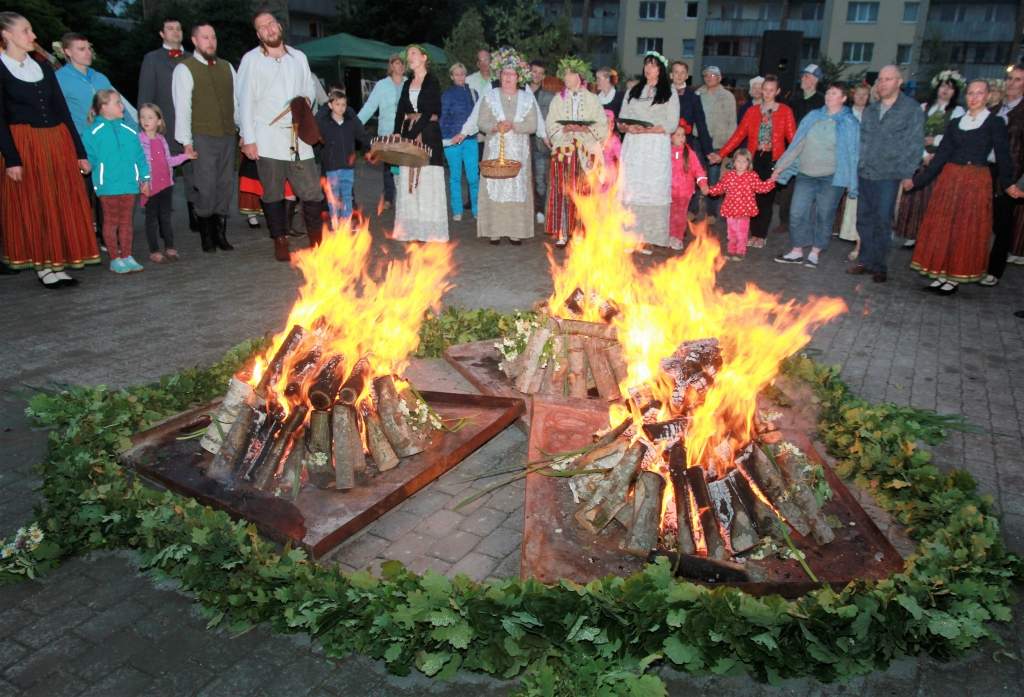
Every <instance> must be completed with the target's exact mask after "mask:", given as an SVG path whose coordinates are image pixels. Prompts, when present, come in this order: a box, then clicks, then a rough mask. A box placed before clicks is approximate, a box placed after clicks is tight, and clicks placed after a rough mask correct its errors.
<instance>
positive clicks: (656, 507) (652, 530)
mask: <svg viewBox="0 0 1024 697" xmlns="http://www.w3.org/2000/svg"><path fill="white" fill-rule="evenodd" d="M664 492H665V480H664V479H663V478H662V476H661V475H660V474H658V473H657V472H651V471H650V470H644V471H643V472H641V473H640V474H639V475H637V478H636V486H635V487H634V488H633V519H632V521H631V523H630V526H629V534H628V535H626V539H625V540H624V541H623V543H622V550H623V551H624V552H628V553H629V554H632V555H634V556H637V557H640V558H642V559H646V558H647V555H648V554H650V552H651V550H652V549H654V548H655V547H657V545H658V529H659V527H660V526H661V497H662V494H663V493H664Z"/></svg>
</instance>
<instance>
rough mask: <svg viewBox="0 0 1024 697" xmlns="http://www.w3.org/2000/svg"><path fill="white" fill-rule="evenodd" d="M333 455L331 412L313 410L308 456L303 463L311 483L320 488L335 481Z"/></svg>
mask: <svg viewBox="0 0 1024 697" xmlns="http://www.w3.org/2000/svg"><path fill="white" fill-rule="evenodd" d="M331 455H332V453H331V413H330V412H329V411H319V410H316V411H313V412H312V413H311V414H310V416H309V426H308V427H307V429H306V456H305V458H304V459H303V462H302V464H303V466H304V467H305V468H306V473H307V474H308V475H309V482H310V484H312V485H313V486H315V487H317V488H319V489H327V488H328V487H330V485H331V484H333V483H334V467H333V466H332V463H331Z"/></svg>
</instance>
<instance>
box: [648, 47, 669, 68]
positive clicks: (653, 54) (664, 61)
mask: <svg viewBox="0 0 1024 697" xmlns="http://www.w3.org/2000/svg"><path fill="white" fill-rule="evenodd" d="M648 58H657V59H658V60H659V61H661V64H662V65H663V66H665V70H668V58H666V57H665V56H663V55H661V54H660V53H658V52H657V51H648V52H647V53H645V54H644V62H645V63H646V62H647V59H648Z"/></svg>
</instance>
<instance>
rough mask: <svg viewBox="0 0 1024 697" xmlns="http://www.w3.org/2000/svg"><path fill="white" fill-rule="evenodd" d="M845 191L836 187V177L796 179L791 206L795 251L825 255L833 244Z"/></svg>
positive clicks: (791, 230) (800, 176)
mask: <svg viewBox="0 0 1024 697" xmlns="http://www.w3.org/2000/svg"><path fill="white" fill-rule="evenodd" d="M842 196H843V187H841V186H833V185H832V175H831V174H829V175H827V176H824V177H809V176H807V175H805V174H798V175H796V182H795V183H794V184H793V200H792V202H791V203H790V209H789V211H790V214H789V241H790V243H791V244H792V245H793V246H794V247H807V246H812V247H815V248H816V249H819V250H822V251H824V250H825V248H827V247H828V243H829V242H830V241H831V240H832V223H833V222H835V219H836V209H837V208H838V207H839V199H840V198H842Z"/></svg>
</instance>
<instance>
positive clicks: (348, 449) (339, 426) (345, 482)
mask: <svg viewBox="0 0 1024 697" xmlns="http://www.w3.org/2000/svg"><path fill="white" fill-rule="evenodd" d="M331 431H332V432H333V435H334V444H333V445H334V483H335V486H336V487H337V488H338V490H339V491H348V490H349V489H351V488H353V487H354V486H355V485H356V472H362V471H363V470H365V469H366V456H365V455H364V454H363V441H362V440H361V439H360V437H359V424H358V423H357V421H356V410H355V409H353V408H352V407H350V406H347V405H345V404H338V405H337V406H335V407H334V408H333V409H332V410H331Z"/></svg>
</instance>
